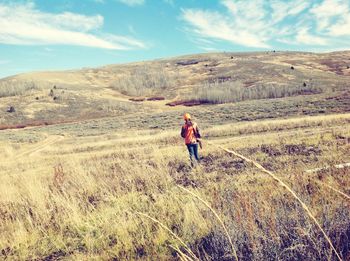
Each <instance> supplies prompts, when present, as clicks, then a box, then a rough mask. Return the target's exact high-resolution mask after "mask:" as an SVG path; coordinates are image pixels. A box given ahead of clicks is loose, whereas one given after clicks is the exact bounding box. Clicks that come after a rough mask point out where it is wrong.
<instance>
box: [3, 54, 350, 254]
mask: <svg viewBox="0 0 350 261" xmlns="http://www.w3.org/2000/svg"><path fill="white" fill-rule="evenodd" d="M349 64H350V52H337V53H328V54H313V53H294V52H293V53H291V52H282V53H281V52H267V53H266V52H265V53H220V54H203V55H191V56H184V57H178V58H173V59H165V60H157V61H151V62H140V63H133V64H126V65H109V66H105V67H101V68H96V69H82V70H76V71H64V72H37V73H28V74H22V75H17V76H13V77H9V78H5V79H2V80H1V81H0V101H1V102H0V111H1V113H0V115H1V118H0V124H1V126H0V127H1V129H2V130H1V131H0V158H1V159H2V160H1V161H0V191H1V192H0V259H8V260H126V259H128V260H135V259H136V260H198V259H200V260H235V254H236V255H237V257H238V259H239V260H276V259H278V260H338V258H337V254H338V255H339V257H340V258H341V259H342V260H348V259H349V258H350V241H349V238H350V218H349V217H350V200H349V199H350V197H349V195H350V178H349V177H350V176H349V174H350V168H349V166H348V165H349V164H347V163H350V114H349V110H350V92H349V89H350V88H349V87H350V86H349V84H350V81H349V79H350V78H349V77H350V69H349V68H348V67H349ZM10 106H13V107H14V110H15V111H14V112H6V110H7V109H8V107H10ZM185 111H186V112H190V113H191V114H192V115H193V117H194V119H195V120H196V122H197V123H198V124H199V126H200V128H201V129H202V134H203V143H204V147H203V149H202V150H200V156H201V158H202V159H201V165H200V166H198V167H197V168H191V167H190V164H189V159H188V153H187V150H186V147H185V146H184V144H183V140H182V138H181V137H180V135H179V132H180V127H181V124H182V114H183V113H184V112H185ZM24 127H27V128H24ZM224 149H229V150H233V151H235V152H238V153H240V154H242V155H244V156H245V157H248V158H249V159H251V160H254V161H256V162H258V163H260V164H261V166H262V167H263V168H265V169H266V170H267V171H270V172H272V173H273V174H274V175H276V176H277V177H278V178H279V179H280V180H281V181H282V182H283V183H284V184H285V185H286V186H288V187H289V188H290V189H291V190H292V191H293V192H294V193H295V194H294V195H293V194H292V193H291V192H290V191H288V190H287V189H286V188H285V186H282V185H281V183H280V182H276V180H274V179H273V178H272V177H271V176H269V175H267V174H266V172H263V171H261V170H260V169H258V168H256V166H254V164H252V163H251V162H247V161H245V160H243V159H242V158H240V157H237V156H234V155H232V154H229V153H227V151H225V150H224ZM295 195H296V196H297V198H298V199H299V200H300V201H301V202H302V203H303V204H305V205H302V204H300V201H298V200H297V199H296V198H295ZM305 206H306V207H307V209H308V211H309V212H308V211H305ZM312 217H313V218H314V219H313V218H312ZM315 220H316V221H317V222H318V224H319V226H318V225H317V224H316V223H315ZM320 228H322V229H323V230H324V233H325V234H323V233H322V231H321V230H320ZM325 235H326V236H327V237H328V238H329V240H330V242H331V243H332V245H333V247H334V248H335V251H336V252H337V254H336V253H335V251H333V250H332V248H331V245H330V244H329V242H328V241H327V239H326V237H325Z"/></svg>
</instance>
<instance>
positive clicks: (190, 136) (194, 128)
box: [181, 113, 201, 167]
mask: <svg viewBox="0 0 350 261" xmlns="http://www.w3.org/2000/svg"><path fill="white" fill-rule="evenodd" d="M184 120H185V124H184V125H183V126H182V128H181V137H182V138H184V139H185V144H186V146H187V149H188V152H189V154H190V160H191V166H192V167H193V166H194V165H195V162H196V164H198V163H199V156H198V143H200V140H199V139H200V137H201V135H200V133H199V128H198V125H197V123H195V122H192V120H191V115H190V114H189V113H185V114H184ZM193 157H194V159H195V160H194V159H193Z"/></svg>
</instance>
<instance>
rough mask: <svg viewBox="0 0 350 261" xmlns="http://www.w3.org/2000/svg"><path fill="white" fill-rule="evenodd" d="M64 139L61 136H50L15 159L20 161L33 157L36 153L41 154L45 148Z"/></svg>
mask: <svg viewBox="0 0 350 261" xmlns="http://www.w3.org/2000/svg"><path fill="white" fill-rule="evenodd" d="M63 139H64V137H63V136H60V135H51V136H48V137H47V138H46V139H45V140H43V141H41V142H38V143H37V144H35V145H34V146H31V147H30V148H28V149H25V150H23V151H21V152H20V153H18V154H17V155H16V156H15V157H14V159H19V158H21V157H24V156H33V155H34V154H35V153H37V152H40V151H42V150H44V149H45V148H47V147H49V146H50V145H52V144H54V143H56V142H58V141H60V140H63Z"/></svg>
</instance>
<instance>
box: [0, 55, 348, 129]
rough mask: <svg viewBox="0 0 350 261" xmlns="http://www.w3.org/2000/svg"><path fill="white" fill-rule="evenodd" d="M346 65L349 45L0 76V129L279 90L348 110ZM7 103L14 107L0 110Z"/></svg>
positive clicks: (274, 94)
mask: <svg viewBox="0 0 350 261" xmlns="http://www.w3.org/2000/svg"><path fill="white" fill-rule="evenodd" d="M349 66H350V52H336V53H326V54H314V53H294V52H265V53H216V54H202V55H190V56H183V57H178V58H173V59H163V60H156V61H150V62H139V63H131V64H125V65H109V66H105V67H101V68H95V69H89V68H87V69H81V70H76V71H62V72H36V73H28V74H22V75H17V76H13V77H9V78H5V79H2V80H1V81H0V99H1V104H0V111H1V112H2V113H1V118H0V125H1V128H2V129H4V128H13V127H16V126H27V125H29V126H30V125H45V124H55V123H61V122H76V121H80V120H86V119H98V118H104V117H119V116H123V115H125V114H129V115H130V113H131V114H132V115H133V117H136V118H138V117H143V116H138V115H144V114H153V113H155V114H156V113H159V112H177V113H180V114H181V111H183V110H184V108H183V106H181V107H177V108H171V107H176V105H177V106H179V105H187V106H193V105H199V104H229V103H235V104H238V102H240V101H253V102H252V103H249V104H248V106H249V107H254V106H255V105H254V104H256V100H258V99H276V100H273V102H276V103H277V104H278V105H277V106H278V107H281V106H282V107H283V106H284V105H283V101H281V99H278V98H284V97H292V98H291V99H289V100H290V101H291V103H292V104H293V108H294V109H295V106H297V107H299V108H303V110H305V111H298V112H293V114H303V115H305V114H319V113H327V112H335V111H348V110H349V106H348V105H349V89H350V88H349V76H350V69H349ZM316 100H317V102H315V101H316ZM262 103H263V102H262ZM288 103H289V102H288ZM310 103H313V105H312V106H309V104H310ZM244 104H246V103H243V104H242V105H243V107H244V106H245V105H244ZM281 104H282V105H281ZM294 105H295V106H294ZM10 106H13V107H14V109H15V112H14V113H6V110H7V109H8V108H9V107H10ZM226 107H227V110H230V109H232V108H231V107H232V105H227V106H225V105H223V106H220V109H219V110H220V111H217V110H218V109H217V108H215V109H214V111H215V113H219V114H220V113H222V111H223V110H225V108H226ZM310 107H311V108H310ZM205 108H208V109H209V108H210V109H209V110H211V108H213V106H209V107H205ZM285 109H286V110H289V108H285ZM195 110H198V111H199V112H200V111H202V110H201V109H195ZM282 110H283V109H282ZM235 111H236V108H235ZM240 113H241V112H240V110H239V111H238V114H240ZM281 113H282V114H283V113H288V114H289V113H290V112H281ZM174 115H176V113H175V114H174ZM270 116H271V115H270ZM258 117H260V116H258ZM261 117H264V116H261ZM228 120H232V119H231V118H229V119H228Z"/></svg>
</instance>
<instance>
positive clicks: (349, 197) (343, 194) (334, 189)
mask: <svg viewBox="0 0 350 261" xmlns="http://www.w3.org/2000/svg"><path fill="white" fill-rule="evenodd" d="M316 182H317V183H318V184H320V185H321V186H326V187H327V188H329V189H331V190H333V191H334V192H336V193H338V194H340V195H342V196H343V197H345V198H347V199H349V200H350V196H349V195H347V194H345V193H344V192H342V191H340V190H338V189H336V188H334V187H332V186H331V185H328V184H327V183H323V182H321V181H319V180H316Z"/></svg>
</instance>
